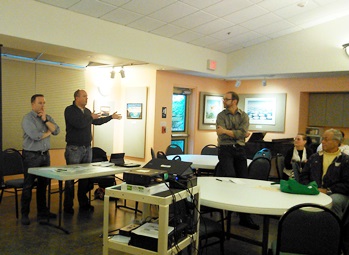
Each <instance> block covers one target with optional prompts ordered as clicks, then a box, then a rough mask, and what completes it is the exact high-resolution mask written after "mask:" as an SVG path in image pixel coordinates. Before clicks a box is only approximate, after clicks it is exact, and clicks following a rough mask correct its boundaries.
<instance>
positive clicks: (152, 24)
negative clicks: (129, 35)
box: [127, 17, 166, 32]
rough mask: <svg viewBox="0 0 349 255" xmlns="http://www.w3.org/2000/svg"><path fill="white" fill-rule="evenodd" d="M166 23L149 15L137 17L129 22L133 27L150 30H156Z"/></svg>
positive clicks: (129, 25)
mask: <svg viewBox="0 0 349 255" xmlns="http://www.w3.org/2000/svg"><path fill="white" fill-rule="evenodd" d="M164 25H166V23H165V22H162V21H160V20H156V19H152V18H149V17H144V18H141V19H137V20H135V21H133V22H131V23H129V24H127V26H128V27H132V28H135V29H138V30H141V31H146V32H150V31H152V30H155V29H157V28H159V27H161V26H164Z"/></svg>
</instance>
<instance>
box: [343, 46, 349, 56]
mask: <svg viewBox="0 0 349 255" xmlns="http://www.w3.org/2000/svg"><path fill="white" fill-rule="evenodd" d="M343 49H344V51H345V53H346V54H347V55H348V56H349V43H346V44H343Z"/></svg>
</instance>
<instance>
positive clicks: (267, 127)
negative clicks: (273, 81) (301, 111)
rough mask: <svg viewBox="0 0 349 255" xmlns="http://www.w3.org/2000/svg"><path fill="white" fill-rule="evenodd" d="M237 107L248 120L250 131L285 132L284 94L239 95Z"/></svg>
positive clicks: (285, 96)
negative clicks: (244, 113) (246, 115)
mask: <svg viewBox="0 0 349 255" xmlns="http://www.w3.org/2000/svg"><path fill="white" fill-rule="evenodd" d="M239 97H240V100H239V105H238V107H239V108H240V109H242V110H244V111H245V112H246V113H247V114H248V116H249V119H250V127H249V130H250V131H258V132H285V113H286V99H287V95H286V93H275V94H240V95H239Z"/></svg>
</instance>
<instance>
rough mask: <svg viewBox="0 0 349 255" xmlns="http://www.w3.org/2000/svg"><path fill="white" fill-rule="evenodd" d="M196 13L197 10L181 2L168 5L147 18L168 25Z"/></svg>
mask: <svg viewBox="0 0 349 255" xmlns="http://www.w3.org/2000/svg"><path fill="white" fill-rule="evenodd" d="M197 11H198V9H197V8H194V7H191V6H189V5H187V4H184V3H181V2H175V3H174V4H171V5H168V6H166V7H164V8H163V9H161V10H158V11H156V12H154V13H152V14H150V15H149V16H150V17H152V18H154V19H159V20H162V21H164V22H168V23H169V22H172V21H174V20H177V19H179V18H182V17H185V16H187V15H189V14H192V13H194V12H197Z"/></svg>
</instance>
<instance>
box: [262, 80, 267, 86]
mask: <svg viewBox="0 0 349 255" xmlns="http://www.w3.org/2000/svg"><path fill="white" fill-rule="evenodd" d="M262 86H263V87H265V86H267V81H266V80H265V79H264V80H262Z"/></svg>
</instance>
